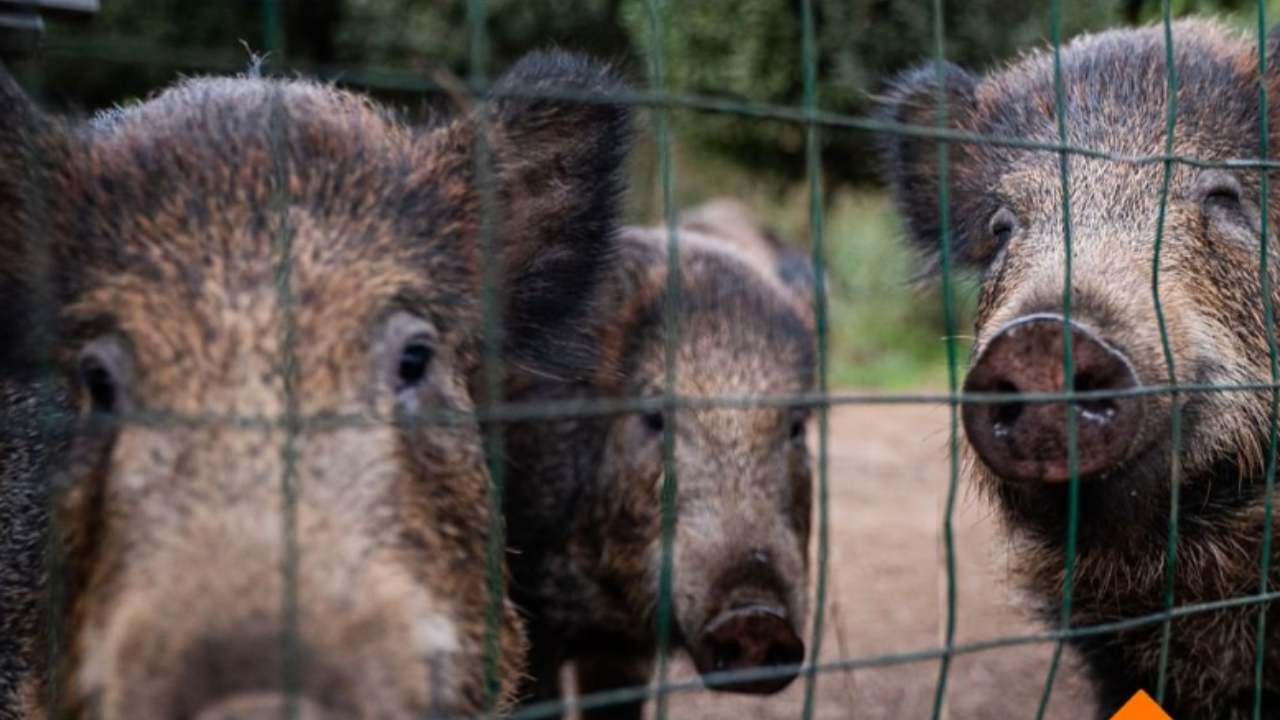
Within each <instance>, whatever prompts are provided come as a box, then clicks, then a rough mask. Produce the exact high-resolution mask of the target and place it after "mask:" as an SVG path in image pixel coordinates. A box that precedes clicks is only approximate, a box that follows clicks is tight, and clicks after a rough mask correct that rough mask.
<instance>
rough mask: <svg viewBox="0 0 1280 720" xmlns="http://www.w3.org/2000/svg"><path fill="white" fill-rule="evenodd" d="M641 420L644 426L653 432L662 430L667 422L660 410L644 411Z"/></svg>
mask: <svg viewBox="0 0 1280 720" xmlns="http://www.w3.org/2000/svg"><path fill="white" fill-rule="evenodd" d="M641 420H643V421H644V426H645V427H646V428H648V429H649V431H650V432H653V433H660V432H662V429H663V428H664V427H666V424H667V423H666V418H664V417H663V416H662V413H660V412H651V413H645V414H644V416H643V417H642V418H641Z"/></svg>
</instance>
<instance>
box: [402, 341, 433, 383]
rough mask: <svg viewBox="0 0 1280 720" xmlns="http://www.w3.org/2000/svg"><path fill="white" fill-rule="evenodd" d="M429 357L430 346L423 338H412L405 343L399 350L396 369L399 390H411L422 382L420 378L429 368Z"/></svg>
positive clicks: (430, 352)
mask: <svg viewBox="0 0 1280 720" xmlns="http://www.w3.org/2000/svg"><path fill="white" fill-rule="evenodd" d="M431 355H432V351H431V346H430V345H428V344H427V341H426V339H425V338H414V339H412V340H410V341H409V342H407V343H405V346H404V348H402V349H401V350H400V363H399V365H398V366H397V368H396V373H397V375H398V377H399V380H400V387H401V389H406V388H411V387H413V386H415V385H417V384H418V383H420V382H422V378H424V377H426V375H427V368H428V367H430V366H431Z"/></svg>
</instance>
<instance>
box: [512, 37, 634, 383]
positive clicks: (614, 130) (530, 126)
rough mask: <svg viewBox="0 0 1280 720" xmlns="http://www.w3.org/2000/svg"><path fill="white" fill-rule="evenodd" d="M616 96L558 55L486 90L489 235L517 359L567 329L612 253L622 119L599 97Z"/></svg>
mask: <svg viewBox="0 0 1280 720" xmlns="http://www.w3.org/2000/svg"><path fill="white" fill-rule="evenodd" d="M623 90H624V86H623V85H622V83H621V82H620V80H619V79H618V78H617V77H616V76H615V74H614V73H613V71H612V70H611V69H610V68H609V67H608V66H606V65H602V64H600V63H597V62H594V61H591V60H589V59H587V58H584V57H582V56H578V55H573V54H569V53H564V52H538V53H532V54H530V55H526V56H525V57H524V58H523V59H521V60H520V61H519V62H518V63H516V65H515V66H514V67H513V68H511V70H510V71H509V72H508V73H507V74H506V75H505V76H504V77H503V78H502V79H501V80H500V81H499V82H498V83H497V84H496V85H495V86H494V88H493V92H492V95H493V97H492V100H491V105H490V110H489V122H490V134H491V136H492V150H493V159H494V169H495V174H496V177H495V178H494V179H495V180H496V182H497V184H498V194H499V197H500V198H501V202H500V206H499V207H498V208H496V209H497V210H498V211H499V213H500V216H499V217H498V218H496V219H495V220H496V228H495V230H496V233H497V239H498V240H499V242H500V245H499V247H500V248H501V262H502V272H503V276H504V278H505V283H504V289H505V291H506V293H507V297H506V301H507V316H506V318H505V327H506V332H507V337H508V338H509V342H508V348H509V349H510V350H512V351H513V352H515V353H517V355H518V356H523V357H526V358H527V357H529V356H530V355H531V354H533V355H537V354H538V353H537V352H536V351H537V350H538V349H539V348H544V347H547V345H548V343H546V339H547V335H548V334H549V333H553V332H555V331H557V330H558V329H561V328H563V327H564V326H565V325H566V324H568V323H573V322H575V313H577V312H580V311H581V309H582V306H583V305H584V303H585V301H586V299H587V298H588V297H589V296H590V295H591V293H592V291H593V289H594V287H595V285H596V283H597V280H598V275H599V274H600V272H601V269H602V267H603V266H604V265H605V264H606V262H607V261H608V258H609V257H610V253H611V249H612V248H613V247H614V233H615V232H616V230H617V227H618V222H619V221H618V213H619V206H620V204H621V195H622V191H623V185H624V181H623V163H624V160H625V158H626V156H627V152H628V150H629V148H630V144H631V119H630V113H629V111H628V110H627V108H626V107H625V106H624V105H621V104H619V102H618V101H617V100H610V99H608V96H609V95H611V94H616V93H620V92H622V91H623Z"/></svg>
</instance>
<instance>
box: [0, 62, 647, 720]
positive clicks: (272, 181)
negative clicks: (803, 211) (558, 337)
mask: <svg viewBox="0 0 1280 720" xmlns="http://www.w3.org/2000/svg"><path fill="white" fill-rule="evenodd" d="M613 82H614V81H613V80H612V79H611V78H610V77H609V75H608V73H607V72H605V71H604V70H602V69H601V68H599V67H597V66H593V65H591V64H589V63H586V62H584V61H582V60H580V59H578V58H573V57H571V56H566V55H559V54H551V55H534V56H531V57H530V58H529V59H527V60H525V61H523V62H522V63H521V65H520V66H518V67H517V68H516V69H515V70H513V72H512V75H511V76H510V78H509V79H508V80H507V83H508V85H507V89H508V90H509V89H510V88H511V87H513V86H516V87H533V88H534V89H535V90H536V89H538V88H539V87H540V86H542V87H545V86H548V85H568V86H570V87H576V88H578V89H585V90H588V91H592V90H599V89H601V88H602V87H603V88H606V89H607V88H608V87H611V86H612V84H613ZM6 83H7V80H6ZM6 88H8V92H9V93H10V95H9V96H8V98H7V100H8V99H12V100H13V101H14V102H15V103H17V102H21V103H22V104H21V105H18V104H15V105H13V106H12V109H10V107H11V106H10V105H8V104H6V105H5V106H4V107H5V110H4V111H3V112H4V113H5V114H7V115H10V116H13V115H15V114H16V113H18V112H22V113H25V114H26V117H27V118H28V120H29V122H27V123H26V124H25V125H23V124H21V123H19V124H13V123H9V124H8V126H9V127H19V128H25V129H26V134H22V135H20V134H15V133H14V132H12V131H5V130H0V150H6V152H5V153H3V154H0V161H3V164H0V202H8V203H10V204H8V205H6V206H5V208H4V209H5V210H7V211H11V212H4V213H2V215H3V217H5V218H7V219H4V220H0V281H2V287H3V289H4V293H3V294H4V295H5V296H7V297H14V298H16V299H19V300H26V301H28V302H31V303H33V304H32V305H31V307H36V305H35V304H34V303H35V302H36V300H37V299H38V294H37V292H38V290H39V286H38V285H35V284H33V283H32V282H31V277H32V273H31V270H32V265H31V263H30V258H31V257H32V255H33V254H35V253H36V252H37V251H38V250H39V249H40V248H38V247H36V246H33V245H32V244H31V243H30V242H28V239H34V238H35V237H36V235H34V234H32V233H29V232H27V231H26V230H25V228H28V227H30V226H31V225H34V224H37V223H34V222H33V221H34V220H36V219H37V218H39V219H40V220H42V221H43V222H40V223H38V225H39V226H40V227H41V228H42V229H43V230H44V232H43V234H42V236H41V237H42V238H43V239H44V240H46V241H47V245H45V246H44V247H45V248H47V251H48V252H47V260H48V265H47V267H48V269H49V271H50V272H49V277H50V278H51V279H52V294H53V297H52V298H51V300H52V302H53V307H55V308H56V315H57V318H58V329H59V332H58V334H57V336H56V337H54V338H52V342H49V343H48V344H47V345H46V347H47V349H48V351H49V353H50V357H51V358H52V362H53V363H54V366H55V367H56V368H57V369H58V370H59V375H60V377H64V378H66V381H67V383H68V384H69V386H70V387H71V388H72V391H73V395H74V398H73V401H72V402H73V403H74V404H75V405H78V406H79V407H80V408H82V410H81V415H82V417H83V421H82V423H81V427H80V428H79V430H78V431H77V435H76V437H75V439H74V440H73V441H72V444H71V461H70V462H69V463H68V467H67V469H66V471H65V476H64V477H62V478H61V479H60V480H59V482H60V483H61V484H63V485H64V486H65V487H66V488H67V490H66V492H64V493H62V495H61V497H60V498H59V499H58V500H57V503H56V509H57V513H56V516H55V517H56V520H57V522H56V531H57V532H58V533H59V535H58V541H59V545H60V555H61V557H62V559H63V567H64V568H65V570H66V577H65V578H58V581H59V582H60V583H62V584H64V585H65V588H66V596H65V598H64V602H62V603H60V604H59V605H57V606H55V607H54V608H53V612H55V613H57V616H56V617H55V622H57V623H58V624H60V625H62V626H63V630H62V634H61V635H60V637H62V638H64V639H65V643H64V644H61V645H59V646H58V647H54V648H52V652H53V653H56V654H57V655H61V656H63V657H62V658H61V660H60V662H59V665H58V667H60V668H61V669H62V673H61V674H60V675H57V676H54V677H52V678H50V677H46V673H43V672H40V671H39V670H38V669H39V668H40V667H41V666H42V664H43V663H47V662H48V661H49V651H50V649H49V648H48V645H47V643H45V642H42V641H35V640H33V642H31V643H29V646H30V648H31V651H34V652H36V653H37V654H36V659H35V660H34V661H33V663H32V664H33V667H34V668H36V669H37V670H36V671H35V672H32V673H31V674H29V675H27V676H26V677H24V678H21V679H20V683H21V687H19V688H18V690H17V694H16V697H17V698H19V699H18V703H19V704H20V705H21V706H22V707H23V709H22V712H23V713H25V715H24V716H26V717H33V718H36V717H42V716H43V713H44V712H45V710H46V702H45V701H46V699H47V698H48V697H49V696H50V692H49V690H48V685H47V682H48V681H55V682H58V683H59V687H61V691H59V692H54V693H53V697H54V701H55V702H56V703H57V704H58V705H59V706H60V709H62V710H64V711H69V712H70V713H71V714H72V715H73V716H89V717H99V718H108V719H109V718H140V717H175V716H180V717H191V716H194V715H195V714H197V713H198V712H199V711H200V710H201V709H202V708H206V707H209V706H211V705H213V704H215V703H217V702H219V701H221V700H223V699H225V698H228V697H231V696H233V695H236V694H237V693H252V692H264V691H278V690H280V689H281V684H280V683H281V682H282V681H281V677H282V672H284V669H283V667H284V664H285V662H286V660H287V659H286V658H285V657H284V655H283V652H284V650H283V644H282V640H281V638H282V633H284V632H286V625H285V623H284V622H283V620H282V612H283V611H284V609H285V602H286V600H285V599H286V597H288V596H289V594H288V590H287V589H286V578H285V576H284V574H283V573H282V568H283V567H284V563H285V553H286V546H285V543H284V538H285V537H286V526H285V523H286V522H287V521H288V518H289V516H287V515H286V513H285V509H284V508H285V502H286V500H285V495H284V493H285V492H289V493H292V494H294V495H295V496H296V504H295V505H294V512H293V515H292V519H293V522H294V537H295V538H296V543H297V549H298V554H297V557H296V571H295V572H296V575H295V577H296V585H294V587H293V590H294V595H293V596H294V597H295V598H296V630H297V648H296V653H297V669H296V672H297V689H298V692H299V694H300V695H301V696H302V698H303V699H304V700H305V701H306V702H308V703H314V704H315V705H316V706H318V707H320V708H323V710H324V711H325V712H327V713H331V714H332V716H335V717H367V718H375V717H377V718H398V717H421V716H423V715H424V714H427V713H436V714H439V713H445V714H453V713H472V712H476V711H478V710H480V709H481V708H482V706H483V704H484V703H485V701H486V694H487V693H486V689H485V686H484V679H485V662H486V661H485V648H486V642H485V635H486V631H487V622H486V612H487V608H488V606H489V599H488V598H489V588H488V577H487V574H486V567H487V563H486V548H487V543H488V538H489V533H490V532H492V528H493V527H494V522H493V519H492V518H490V517H489V513H488V510H487V508H488V503H489V500H488V493H489V481H488V473H487V471H486V467H485V462H484V457H483V452H482V446H481V440H480V434H479V429H478V426H477V424H476V423H475V422H474V420H473V419H463V420H460V421H459V420H454V421H452V422H449V423H446V424H439V423H430V422H426V421H425V420H426V419H427V418H423V419H421V420H415V417H414V416H415V415H418V414H419V413H424V412H425V413H434V412H456V413H461V414H462V417H463V418H465V417H466V416H465V414H466V413H469V412H470V411H472V410H473V409H474V404H475V401H474V399H473V397H472V393H471V389H470V388H471V386H472V384H473V378H474V377H475V374H476V371H477V368H478V366H479V347H480V346H479V340H480V328H481V327H482V325H483V324H482V318H481V312H482V307H481V303H480V301H479V295H480V287H481V275H482V267H483V263H484V262H486V260H485V256H484V254H483V252H482V247H483V245H482V236H481V232H480V230H479V227H480V219H481V216H480V212H481V207H482V204H483V196H482V193H481V192H480V189H479V188H478V186H477V182H476V175H475V160H474V154H473V147H474V146H475V145H476V144H477V143H479V142H484V143H486V144H487V146H488V147H489V148H490V152H491V155H492V157H493V160H494V163H495V165H494V168H495V172H494V175H495V182H494V185H493V189H494V193H493V199H494V200H495V201H496V202H495V207H494V209H496V210H498V211H499V212H501V213H502V215H501V216H500V218H501V219H500V220H499V222H498V223H497V224H496V227H495V228H494V242H495V247H496V248H497V250H498V251H499V256H498V262H500V265H499V266H498V270H499V271H500V273H501V274H502V276H503V277H504V278H505V284H504V287H505V289H506V293H505V297H506V298H507V300H508V301H509V302H508V303H507V304H506V305H505V306H504V307H503V308H502V310H503V311H504V314H505V316H506V318H507V320H508V326H507V329H508V333H509V334H508V342H507V343H506V348H507V349H508V351H509V358H510V359H512V360H516V361H519V362H524V363H535V362H536V361H537V359H538V356H539V353H538V346H539V344H541V343H543V342H546V341H548V339H549V337H550V335H549V334H548V333H549V332H550V331H551V330H553V329H554V328H555V326H556V324H557V322H559V320H557V319H556V318H549V317H545V316H544V308H543V306H546V305H548V304H551V303H555V302H558V303H560V304H561V305H562V309H561V314H562V315H563V316H564V317H571V316H572V310H573V307H574V305H575V304H576V301H577V298H579V297H581V296H583V295H585V293H586V292H589V289H590V287H591V286H592V278H593V277H594V270H595V267H596V265H597V264H598V260H599V258H601V257H602V256H603V253H604V252H605V251H606V250H605V248H607V245H608V229H609V228H610V227H611V225H612V222H613V211H614V207H615V204H616V194H617V169H618V165H619V164H620V161H621V157H622V153H623V152H624V151H625V146H626V139H627V138H626V116H625V114H624V113H623V112H622V111H620V110H618V109H617V108H614V107H611V106H607V105H571V104H564V103H555V102H550V101H542V100H521V99H506V100H501V101H495V102H492V103H490V104H488V105H487V106H486V107H485V111H486V113H487V122H485V123H484V124H483V125H480V124H478V123H477V122H476V121H475V120H476V118H475V116H471V117H462V118H457V119H453V120H446V121H442V122H439V123H437V124H435V125H432V126H429V127H426V128H421V129H414V128H409V127H406V126H404V125H402V124H401V123H399V122H398V121H397V120H396V119H395V118H394V117H393V116H391V115H390V114H388V113H386V112H385V111H383V110H381V109H379V108H377V107H375V106H373V105H372V104H371V103H370V102H369V101H367V100H366V99H364V98H362V97H360V96H358V95H355V94H351V93H347V92H343V91H339V90H337V89H335V88H332V87H328V86H323V85H317V84H312V83H307V82H300V81H293V82H281V81H270V80H258V79H249V78H236V79H205V80H192V81H187V82H184V83H181V84H179V85H177V86H175V87H174V88H172V89H170V90H168V91H166V92H164V93H163V94H161V95H159V96H157V97H156V98H154V99H152V100H150V101H148V102H146V103H144V104H141V105H139V106H136V107H132V108H128V109H125V110H122V111H119V112H116V113H114V114H112V115H110V116H107V117H104V118H102V119H100V120H99V121H97V122H96V123H95V124H93V125H92V126H90V127H85V128H72V127H66V126H62V125H60V124H59V123H58V122H57V121H55V120H52V119H49V118H41V117H39V116H38V115H37V114H36V113H35V112H34V111H32V110H28V109H25V108H27V107H28V106H27V105H26V104H25V100H19V98H18V96H17V94H16V91H15V90H13V89H11V86H8V85H7V84H6ZM4 126H5V123H3V122H0V127H4ZM477 127H485V128H487V130H488V132H487V134H485V135H480V134H478V133H477ZM570 128H571V129H572V132H569V129H570ZM569 137H573V139H564V138H569ZM9 151H12V152H9ZM25 178H31V180H30V181H26V180H24V179H25ZM15 179H16V182H15ZM24 183H26V184H24ZM8 188H17V192H15V193H12V194H10V195H5V194H4V193H3V190H5V189H8ZM286 247H287V248H288V255H287V256H284V255H282V254H281V251H282V249H284V248H286ZM36 269H37V270H39V269H40V268H36ZM566 273H568V274H574V275H577V276H579V277H581V278H582V283H581V285H580V288H583V289H564V288H561V287H558V285H557V282H556V281H557V280H558V277H559V275H562V274H566ZM549 296H553V297H549ZM19 325H21V322H20V321H19ZM48 340H49V338H47V337H46V338H36V339H35V340H28V341H27V348H38V347H39V346H40V344H41V342H42V341H48ZM415 342H416V343H426V344H428V346H429V350H430V359H429V364H428V365H427V371H426V374H425V375H424V376H423V378H422V380H421V381H416V382H413V383H411V384H409V385H405V386H401V385H398V384H397V383H398V382H399V380H398V377H399V376H398V374H397V373H398V372H400V370H399V368H400V367H401V363H402V359H401V358H402V351H403V349H404V348H405V347H408V345H409V344H410V343H415ZM85 353H88V354H89V355H88V357H93V358H102V357H106V358H108V360H109V362H107V365H108V366H109V369H110V371H111V372H112V374H113V376H114V381H115V382H114V385H115V404H114V407H113V408H112V410H111V416H110V417H109V418H105V419H104V418H103V417H101V413H98V414H94V415H92V416H91V413H90V412H89V410H88V408H89V406H90V403H91V402H92V397H91V396H90V394H89V391H88V390H87V389H86V386H85V384H84V383H83V382H82V381H81V379H80V377H79V375H78V371H77V368H78V366H79V364H80V362H81V360H80V358H81V357H85V356H86V355H85ZM15 359H16V360H18V361H19V362H21V361H24V360H28V359H30V358H24V357H18V358H15ZM135 420H137V421H138V422H134V421H135ZM4 470H5V474H4V475H0V482H3V483H6V484H10V485H13V484H17V483H19V482H23V481H26V478H24V477H20V476H18V477H15V476H12V474H11V473H10V472H9V470H8V468H5V469H4ZM0 489H4V488H3V487H0ZM3 560H4V558H0V561H3ZM31 591H32V592H36V591H38V588H35V587H33V588H32V589H31ZM501 607H502V610H501V612H500V618H499V620H498V632H499V648H498V649H499V653H500V654H499V658H498V660H499V665H498V668H497V669H498V674H499V679H500V681H501V692H500V698H499V701H500V702H501V701H503V700H504V699H505V698H509V697H510V693H511V692H512V690H513V688H514V686H515V683H516V682H517V680H518V678H519V677H520V674H521V668H522V666H523V660H524V653H525V641H524V635H523V630H522V627H521V625H520V623H519V621H518V617H517V615H516V614H515V611H514V608H513V607H512V606H511V604H510V603H509V602H506V601H505V600H504V601H502V604H501ZM33 626H34V625H33ZM5 679H6V680H8V678H5ZM4 702H8V700H7V699H6V700H5V701H4ZM3 707H4V706H3V705H0V710H3ZM0 716H4V717H8V715H6V714H5V712H2V711H0Z"/></svg>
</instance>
